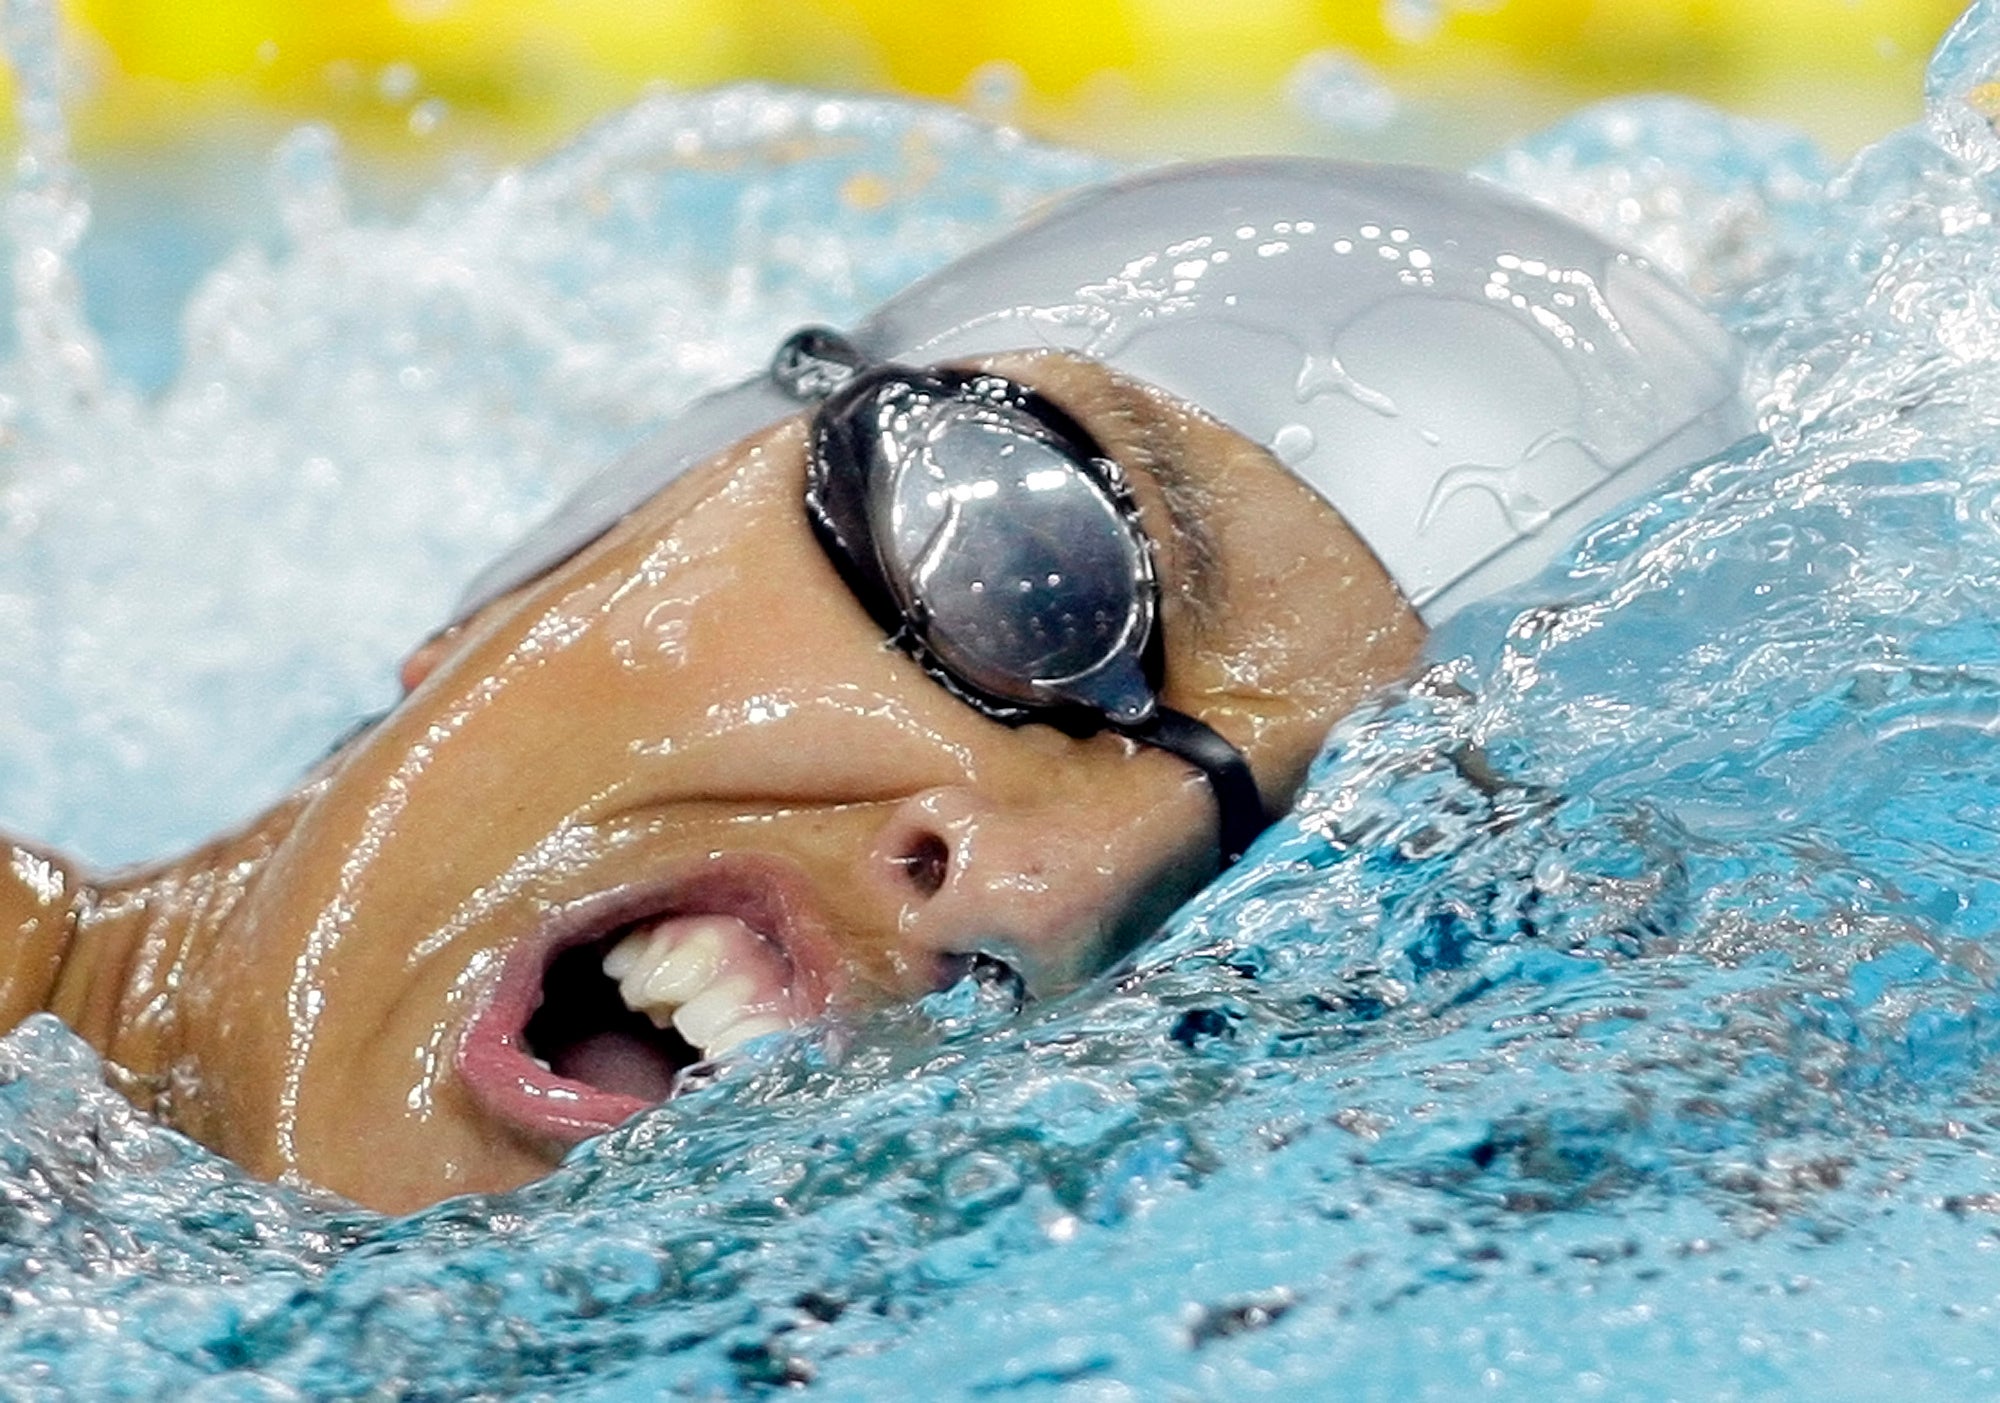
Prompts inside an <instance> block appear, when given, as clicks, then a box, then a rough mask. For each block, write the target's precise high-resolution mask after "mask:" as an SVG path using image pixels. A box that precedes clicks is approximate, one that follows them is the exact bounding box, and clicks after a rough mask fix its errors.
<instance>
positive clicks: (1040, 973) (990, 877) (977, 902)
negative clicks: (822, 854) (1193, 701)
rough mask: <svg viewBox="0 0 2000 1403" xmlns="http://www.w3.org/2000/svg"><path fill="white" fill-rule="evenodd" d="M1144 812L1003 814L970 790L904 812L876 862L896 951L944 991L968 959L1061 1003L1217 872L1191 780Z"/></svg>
mask: <svg viewBox="0 0 2000 1403" xmlns="http://www.w3.org/2000/svg"><path fill="white" fill-rule="evenodd" d="M1146 800H1147V802H1145V803H1143V804H1137V803H1134V804H1131V805H1128V806H1125V811H1123V812H1120V811H1119V806H1117V805H1114V804H1109V803H1103V802H1090V801H1087V800H1084V799H1077V800H1075V801H1072V802H1048V803H1040V804H1027V805H1023V804H1014V805H1002V804H999V803H995V802H993V801H991V800H988V799H986V798H983V797H982V796H981V795H980V794H979V793H977V792H976V791H975V790H973V789H970V788H959V787H947V788H939V789H929V790H925V791H924V792H922V793H920V794H916V795H913V796H911V797H910V798H908V799H905V800H903V801H902V802H901V803H900V804H898V805H897V806H896V808H895V809H894V811H893V812H892V813H891V815H890V817H889V819H888V821H887V822H886V823H885V824H884V825H883V827H882V829H881V832H880V834H879V837H878V840H877V842H876V844H875V848H874V851H873V852H872V853H871V854H870V858H869V861H870V862H871V864H872V867H873V870H874V875H875V878H876V880H877V881H878V882H880V883H882V884H883V885H884V886H885V887H886V888H887V890H888V891H889V893H890V894H891V897H892V900H894V901H895V903H896V906H897V910H898V912H899V915H898V919H897V927H898V928H897V943H898V946H899V949H900V952H901V953H902V954H903V956H904V957H905V958H906V959H908V960H909V961H910V963H911V964H912V965H913V966H914V967H915V970H916V971H917V972H918V975H919V978H920V979H922V978H928V979H929V980H930V981H931V982H932V983H933V984H936V983H942V982H945V981H946V980H948V979H949V978H951V977H952V976H953V972H954V971H955V970H957V969H960V968H962V967H963V957H965V956H969V955H978V954H984V955H990V956H995V957H997V958H999V959H1001V960H1004V961H1005V962H1006V963H1008V964H1009V965H1011V966H1013V968H1014V969H1015V971H1016V972H1017V973H1018V974H1019V975H1020V977H1021V980H1022V982H1023V984H1024V985H1025V986H1026V988H1027V991H1028V992H1029V993H1031V994H1035V995H1048V994H1054V993H1059V992H1061V991H1063V990H1065V989H1069V988H1072V987H1074V986H1075V985H1077V984H1080V983H1081V982H1083V981H1084V980H1085V979H1087V978H1089V977H1090V976H1091V975H1092V974H1095V973H1096V972H1097V971H1099V970H1100V969H1103V968H1104V967H1105V966H1107V965H1108V964H1109V963H1110V962H1111V961H1113V960H1115V959H1116V958H1118V956H1120V955H1122V954H1124V953H1125V951H1126V950H1128V949H1129V948H1130V947H1131V946H1132V945H1133V944H1135V943H1136V942H1137V941H1138V940H1140V939H1142V938H1144V936H1146V935H1147V934H1149V933H1150V932H1151V931H1152V930H1153V929H1154V928H1155V927H1157V925H1158V924H1159V922H1160V921H1161V920H1163V919H1164V918H1165V917H1166V916H1167V915H1168V913H1170V912H1171V911H1172V910H1173V909H1174V908H1175V907H1177V906H1179V905H1180V903H1181V902H1183V901H1185V900H1186V899H1187V897H1188V896H1190V895H1191V894H1192V893H1193V892H1194V891H1195V889H1196V888H1197V887H1199V886H1200V884H1201V883H1202V882H1203V881H1204V880H1206V879H1207V877H1208V876H1209V875H1211V874H1212V873H1213V872H1214V871H1215V868H1216V865H1217V861H1218V854H1217V851H1216V848H1215V842H1214V828H1215V820H1214V817H1213V814H1212V812H1211V808H1212V805H1211V804H1210V801H1209V799H1208V796H1207V794H1206V792H1205V789H1204V787H1203V785H1202V782H1201V780H1200V779H1199V778H1198V777H1195V776H1192V775H1190V776H1188V777H1187V778H1186V780H1185V782H1184V783H1181V784H1179V785H1178V786H1174V787H1170V788H1168V789H1167V790H1166V792H1165V793H1161V792H1160V791H1159V790H1157V789H1155V790H1153V791H1151V792H1149V793H1148V794H1147V795H1146Z"/></svg>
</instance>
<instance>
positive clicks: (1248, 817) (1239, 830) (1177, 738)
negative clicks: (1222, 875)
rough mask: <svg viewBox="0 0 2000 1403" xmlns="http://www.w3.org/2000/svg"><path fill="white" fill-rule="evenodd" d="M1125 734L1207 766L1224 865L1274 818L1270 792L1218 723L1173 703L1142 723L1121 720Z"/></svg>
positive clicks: (1239, 854)
mask: <svg viewBox="0 0 2000 1403" xmlns="http://www.w3.org/2000/svg"><path fill="white" fill-rule="evenodd" d="M1117 729H1118V731H1119V733H1120V734H1122V735H1127V736H1130V737H1131V738H1132V739H1133V740H1136V741H1138V742H1139V743H1140V744H1142V745H1150V746H1152V747H1154V748H1155V749H1157V750H1164V751H1166V752H1167V753H1168V754H1169V755H1174V756H1178V757H1179V758H1180V759H1182V760H1185V761H1187V762H1188V764H1190V765H1192V766H1194V767H1195V768H1196V769H1197V770H1200V771H1201V774H1202V778H1203V779H1206V780H1207V781H1208V787H1209V790H1210V792H1211V793H1213V794H1214V795H1215V808H1216V822H1217V828H1218V834H1219V837H1220V839H1221V844H1222V865H1223V866H1224V867H1228V866H1230V865H1231V864H1233V863H1234V862H1235V861H1236V860H1237V859H1238V858H1240V857H1242V856H1243V854H1244V852H1245V850H1247V849H1248V848H1249V846H1250V844H1251V843H1253V842H1255V841H1256V839H1257V835H1258V834H1259V833H1262V832H1263V831H1264V829H1265V827H1266V825H1267V823H1268V820H1267V819H1266V818H1265V816H1264V796H1263V795H1261V794H1259V793H1258V792H1257V779H1256V777H1255V776H1254V775H1252V774H1251V773H1250V763H1249V762H1248V761H1247V760H1245V759H1244V758H1243V752H1242V751H1240V750H1238V749H1237V748H1236V747H1235V746H1233V745H1231V744H1230V743H1229V742H1228V741H1226V740H1224V739H1223V738H1222V737H1221V736H1220V735H1218V734H1217V733H1216V732H1215V731H1214V730H1213V729H1211V728H1210V727H1208V726H1205V725H1203V724H1202V723H1201V722H1199V721H1197V720H1195V719H1194V717H1192V716H1189V715H1186V714H1185V713H1183V712H1179V711H1175V710H1174V709H1173V708H1172V707H1167V706H1160V707H1155V708H1154V709H1153V714H1152V716H1151V717H1149V718H1148V719H1147V720H1145V721H1142V722H1140V723H1139V724H1138V725H1136V726H1120V727H1118V728H1117Z"/></svg>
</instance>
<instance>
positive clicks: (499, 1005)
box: [457, 858, 828, 1147]
mask: <svg viewBox="0 0 2000 1403" xmlns="http://www.w3.org/2000/svg"><path fill="white" fill-rule="evenodd" d="M671 889H672V891H673V893H674V895H675V897H676V898H677V900H676V901H675V903H674V904H675V905H677V906H682V907H684V908H685V909H693V910H716V911H720V912H722V913H724V914H738V913H740V914H741V915H742V918H743V919H745V920H747V921H749V922H750V924H751V925H752V926H753V927H754V928H757V929H762V930H772V929H778V930H782V931H783V932H784V933H785V936H784V941H783V947H782V948H784V950H785V951H786V959H787V961H788V963H790V965H791V967H792V984H793V988H794V991H795V993H796V994H797V996H798V1006H797V1007H795V1008H794V1010H793V1014H794V1016H795V1017H801V1018H803V1017H810V1016H812V1015H813V1014H815V1013H817V1012H818V1011H819V1010H820V1009H821V1008H823V1007H825V1005H826V1002H827V997H828V990H827V983H828V981H827V977H826V974H825V972H824V971H825V969H826V963H825V961H824V959H823V957H821V952H820V949H819V947H820V946H821V944H822V943H823V941H822V939H821V938H820V937H819V936H818V934H817V930H816V927H815V924H814V922H813V921H812V920H811V919H810V918H808V919H807V920H805V921H800V920H799V919H797V913H798V912H799V911H800V910H802V909H804V908H803V905H802V901H801V897H802V895H803V893H802V891H801V890H800V883H799V882H798V881H797V880H796V878H795V877H794V876H792V874H789V873H787V872H785V871H783V870H781V869H780V868H778V867H776V866H774V865H773V864H771V863H769V862H766V861H762V860H745V859H742V858H734V859H724V860H723V861H721V862H717V863H710V864H707V865H706V870H704V871H701V872H699V873H691V874H685V875H684V876H683V877H682V879H681V880H679V881H677V882H674V883H673V884H672V888H671ZM666 894H667V893H666V891H665V890H662V889H659V888H655V889H653V890H652V891H651V892H650V893H648V892H644V891H633V890H629V889H628V890H625V891H622V892H616V893H613V892H607V893H604V894H602V895H601V896H600V897H598V898H595V899H593V900H591V901H589V902H586V903H583V904H582V905H580V906H579V907H576V908H573V909H572V910H571V912H570V913H569V914H568V915H567V916H566V917H565V918H564V919H562V920H561V921H560V923H559V926H558V928H557V929H556V930H554V931H552V932H549V933H547V934H546V935H545V937H544V938H542V939H530V940H525V941H522V942H521V943H520V944H519V945H517V946H516V947H515V948H514V949H513V950H512V951H510V952H509V953H508V955H507V958H506V961H505V963H504V965H503V966H502V969H501V972H500V978H499V980H498V981H497V982H496V984H495V986H494V990H493V994H492V997H491V998H489V999H488V1000H487V1001H486V1004H485V1007H483V1008H481V1009H480V1010H479V1012H478V1013H477V1014H475V1015H474V1016H473V1019H472V1021H471V1023H469V1024H468V1025H467V1026H466V1030H465V1033H464V1036H463V1037H462V1038H461V1039H460V1041H459V1045H458V1055H457V1066H458V1075H459V1079H460V1080H461V1081H462V1082H463V1083H464V1085H465V1087H466V1089H467V1090H468V1091H469V1092H471V1093H472V1096H473V1099H474V1100H476V1101H477V1102H478V1103H479V1104H480V1106H481V1107H483V1108H484V1109H485V1111H486V1112H487V1113H488V1114H489V1115H491V1116H493V1117H494V1118H496V1119H497V1120H499V1121H501V1122H503V1123H505V1124H507V1125H510V1126H512V1127H514V1128H515V1129H516V1130H519V1131H522V1132H525V1133H526V1134H528V1135H530V1136H532V1137H534V1138H537V1139H540V1140H543V1141H546V1142H551V1143H554V1144H557V1145H561V1146H565V1147H567V1146H570V1145H575V1144H579V1143H581V1142H582V1141H584V1140H588V1139H589V1138H590V1137H591V1136H593V1135H602V1134H603V1133H604V1132H605V1131H607V1130H615V1129H617V1128H618V1127H619V1126H620V1125H623V1124H624V1123H625V1122H626V1121H628V1120H630V1119H631V1118H632V1117H633V1116H635V1115H637V1114H639V1112H641V1111H644V1110H649V1109H651V1108H652V1107H653V1106H654V1105H657V1104H658V1103H657V1102H653V1101H642V1100H640V1099H639V1098H638V1097H636V1096H624V1095H620V1094H619V1093H617V1092H612V1091H601V1090H599V1089H598V1088H596V1087H594V1086H591V1085H589V1084H588V1083H586V1082H579V1081H573V1080H571V1079H570V1078H568V1077H562V1076H558V1075H556V1073H554V1072H552V1071H550V1070H549V1069H548V1068H546V1067H544V1066H542V1065H541V1064H540V1063H538V1062H536V1061H535V1060H534V1059H533V1058H532V1057H530V1056H529V1055H528V1053H527V1051H526V1050H525V1048H524V1047H523V1046H522V1042H521V1038H522V1030H523V1029H525V1028H526V1027H527V1026H528V1019H529V1018H530V1017H531V1016H532V1015H533V1014H534V1011H535V1009H536V1007H537V1006H538V1004H539V1003H540V999H541V988H542V978H543V975H544V974H545V973H546V971H547V969H548V965H549V962H550V961H551V960H553V959H555V957H556V956H557V955H558V954H560V953H561V952H562V951H563V950H565V949H567V948H568V947H570V946H572V945H575V944H577V943H579V942H582V941H588V940H595V939H598V938H599V937H601V936H603V935H604V934H605V933H606V932H607V931H611V930H615V929H616V928H617V927H619V926H621V925H627V924H630V923H631V922H633V921H636V920H642V919H645V918H646V917H647V916H649V915H652V914H662V913H664V911H665V910H666V909H667V904H666V902H665V899H664V898H665V897H666ZM781 912H782V913H783V914H781Z"/></svg>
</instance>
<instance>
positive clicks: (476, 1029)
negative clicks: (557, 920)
mask: <svg viewBox="0 0 2000 1403" xmlns="http://www.w3.org/2000/svg"><path fill="white" fill-rule="evenodd" d="M524 953H525V952H523V951H516V952H515V955H516V956H517V957H518V956H521V955H523V954H524ZM544 964H545V961H544V960H543V959H539V958H529V959H510V960H509V961H508V965H509V968H508V969H506V970H505V971H504V972H503V973H502V975H501V978H500V985H499V988H498V989H497V990H496V991H495V993H494V996H493V998H492V999H491V1000H490V1001H489V1002H488V1003H487V1005H486V1007H485V1008H484V1009H482V1010H480V1012H479V1014H478V1016H476V1017H475V1018H474V1019H473V1020H472V1023H471V1024H470V1025H469V1026H468V1027H467V1028H466V1030H465V1036H464V1038H463V1039H462V1040H461V1041H460V1042H459V1045H458V1075H459V1078H460V1080H461V1081H463V1082H464V1083H465V1086H466V1089H467V1090H469V1091H470V1092H471V1093H472V1095H473V1097H474V1099H476V1100H477V1101H478V1102H479V1104H480V1105H481V1106H483V1107H484V1108H485V1109H486V1111H487V1112H488V1113H489V1114H491V1115H493V1116H495V1117H496V1118H498V1119H500V1120H502V1121H504V1122H506V1123H507V1124H509V1125H512V1126H514V1127H515V1128H517V1129H520V1130H524V1131H527V1132H528V1133H530V1134H531V1135H534V1136H537V1137H539V1138H542V1139H545V1140H551V1141H554V1142H555V1143H556V1144H558V1145H563V1146H568V1145H575V1144H579V1143H581V1142H582V1141H584V1140H588V1139H589V1138H590V1137H591V1136H593V1135H602V1134H603V1133H604V1132H605V1131H607V1130H614V1129H616V1128H617V1127H618V1126H620V1125H623V1124H624V1123H625V1122H626V1121H628V1120H630V1119H631V1118H632V1117H633V1116H636V1115H637V1114H639V1112H641V1111H643V1110H646V1109H647V1108H648V1107H650V1106H651V1105H653V1104H654V1103H652V1102H650V1101H641V1100H640V1099H639V1098H638V1097H636V1096H620V1095H618V1094H617V1093H616V1092H610V1091H600V1090H598V1089H597V1088H596V1087H594V1086H590V1085H588V1084H587V1083H585V1082H579V1081H571V1080H570V1079H569V1078H567V1077H559V1076H557V1075H556V1074H555V1073H554V1072H552V1071H550V1070H548V1069H547V1068H546V1067H543V1066H542V1065H541V1064H540V1063H538V1062H536V1061H535V1060H534V1059H533V1058H532V1057H530V1056H528V1054H527V1053H526V1052H525V1051H524V1050H523V1049H522V1047H521V1045H520V1038H521V1034H520V1030H521V1029H523V1028H525V1027H527V1025H528V1018H529V1016H530V1015H531V1014H533V1013H534V1011H535V995H536V990H537V989H538V987H539V985H540V983H541V977H542V970H543V968H544ZM517 965H518V966H519V967H518V968H517V967H516V966H517Z"/></svg>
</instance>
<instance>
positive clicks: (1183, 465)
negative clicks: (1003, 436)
mask: <svg viewBox="0 0 2000 1403" xmlns="http://www.w3.org/2000/svg"><path fill="white" fill-rule="evenodd" d="M1103 393H1104V398H1103V401H1102V403H1101V407H1100V406H1092V407H1093V409H1095V410H1096V411H1097V416H1101V417H1105V418H1111V419H1114V420H1115V421H1116V422H1117V424H1118V426H1119V427H1120V429H1122V430H1123V432H1122V433H1121V434H1120V435H1119V442H1120V445H1121V447H1122V448H1123V450H1124V452H1123V455H1122V456H1123V457H1124V459H1125V460H1126V462H1125V463H1124V466H1126V467H1127V468H1130V467H1134V466H1136V467H1138V468H1139V469H1141V470H1142V471H1144V472H1145V473H1146V475H1147V476H1149V477H1151V478H1152V479H1153V481H1154V482H1155V483H1157V484H1158V485H1159V489H1160V496H1161V498H1162V499H1163V500H1164V501H1165V502H1166V506H1167V524H1168V525H1169V526H1170V527H1171V528H1172V530H1173V533H1174V538H1175V541H1176V542H1177V543H1178V545H1179V547H1180V555H1181V557H1182V560H1183V562H1184V568H1183V571H1182V575H1183V580H1182V583H1183V584H1184V585H1185V586H1186V589H1185V597H1186V600H1187V602H1188V604H1189V606H1190V608H1191V611H1192V613H1193V615H1194V619H1195V623H1196V625H1197V626H1198V627H1206V626H1207V625H1208V624H1210V623H1211V622H1212V621H1213V620H1214V618H1215V616H1216V614H1217V613H1219V612H1220V610H1221V607H1222V601H1221V594H1222V590H1221V584H1222V559H1221V550H1220V548H1219V547H1218V545H1217V543H1216V539H1215V533H1214V531H1212V530H1211V529H1210V528H1209V524H1208V508H1209V507H1210V505H1211V504H1212V501H1213V489H1212V487H1211V485H1210V484H1209V482H1208V481H1207V480H1206V479H1205V478H1204V477H1203V475H1202V474H1201V473H1200V472H1199V471H1198V470H1197V469H1196V467H1195V465H1194V464H1193V463H1191V462H1189V460H1188V452H1187V439H1186V436H1185V435H1183V434H1178V433H1175V432H1174V431H1173V429H1172V427H1171V426H1170V425H1169V424H1168V423H1167V422H1166V421H1165V420H1164V419H1163V418H1162V417H1161V415H1160V413H1159V407H1158V405H1156V404H1154V403H1153V401H1152V400H1151V399H1150V398H1148V397H1147V396H1146V394H1145V393H1144V392H1143V391H1141V390H1139V389H1138V388H1137V387H1136V386H1133V385H1130V384H1127V383H1126V382H1124V381H1123V380H1120V379H1117V378H1115V377H1112V378H1110V379H1108V381H1107V383H1106V385H1105V387H1104V392H1103ZM1099 437H1100V441H1101V439H1102V435H1100V436H1099Z"/></svg>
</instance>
